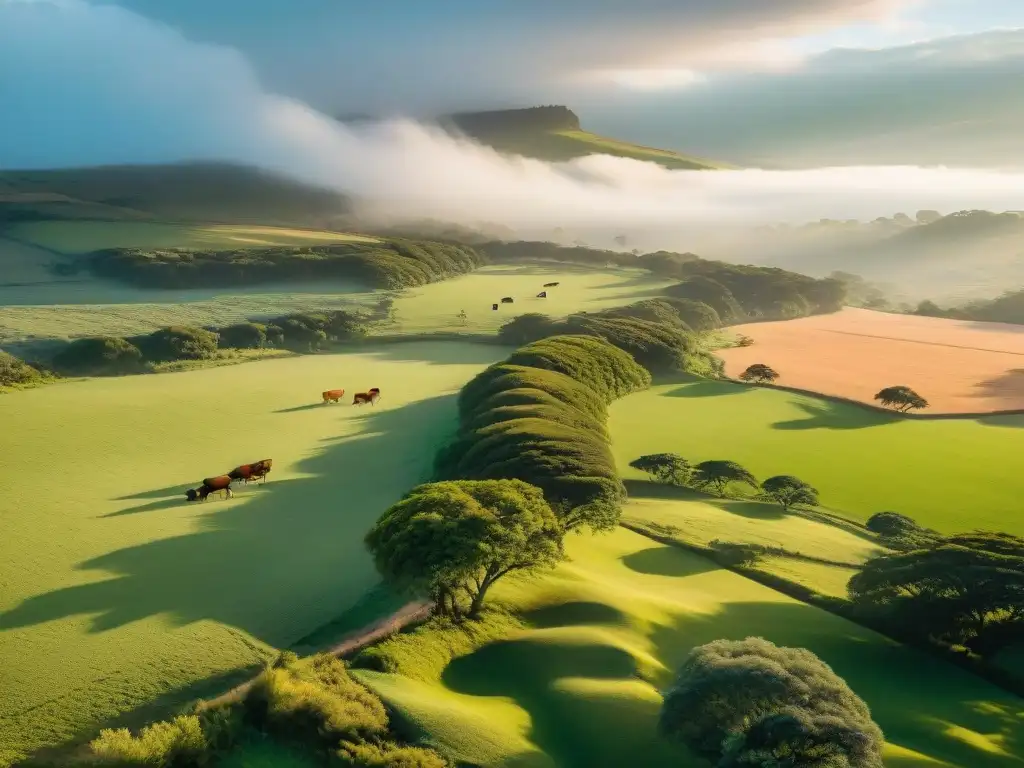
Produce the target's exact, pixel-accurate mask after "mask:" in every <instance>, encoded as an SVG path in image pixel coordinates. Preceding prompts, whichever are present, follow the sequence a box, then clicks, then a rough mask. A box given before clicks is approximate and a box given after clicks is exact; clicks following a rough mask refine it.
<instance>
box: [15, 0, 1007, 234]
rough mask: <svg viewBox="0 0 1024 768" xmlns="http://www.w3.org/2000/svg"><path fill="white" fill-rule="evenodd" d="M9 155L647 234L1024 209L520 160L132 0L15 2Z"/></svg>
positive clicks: (544, 228)
mask: <svg viewBox="0 0 1024 768" xmlns="http://www.w3.org/2000/svg"><path fill="white" fill-rule="evenodd" d="M0 94H3V102H4V106H5V118H4V120H2V121H0V168H4V167H6V168H29V167H36V168H38V167H69V166H84V165H96V164H111V163H156V162H174V161H179V160H195V159H201V160H228V161H236V162H244V163H250V164H254V165H258V166H261V167H263V168H267V169H269V170H275V171H279V172H284V173H287V174H289V175H291V176H295V177H297V178H300V179H304V180H306V181H310V182H315V183H317V184H321V185H325V186H330V187H332V188H336V189H340V190H342V191H345V192H348V193H350V194H352V195H354V196H355V197H357V198H358V199H359V200H360V201H361V204H362V206H363V209H364V212H366V213H367V214H371V215H379V216H381V217H389V218H399V219H402V218H407V219H415V218H422V217H431V218H438V219H445V220H449V221H453V222H458V223H463V224H469V225H473V224H475V223H476V222H480V221H490V222H495V223H500V224H504V225H506V226H509V227H513V228H516V229H518V230H520V232H522V233H523V234H524V235H526V234H530V233H541V232H549V231H550V230H551V229H552V228H554V227H565V228H567V229H572V230H573V231H577V232H583V231H585V232H588V233H592V234H593V235H594V236H595V237H600V236H611V235H614V234H620V233H621V234H629V235H636V234H638V233H644V234H645V235H646V236H645V237H644V240H645V241H647V242H651V241H652V239H653V240H657V241H660V242H664V243H666V244H669V242H670V241H677V240H678V238H679V236H681V235H682V234H684V233H686V232H687V231H688V230H692V229H694V228H703V227H704V226H709V225H716V224H723V223H730V222H735V223H743V224H752V223H761V222H772V221H780V220H791V221H792V220H808V219H818V218H822V217H831V218H873V217H875V216H880V215H888V214H891V213H893V212H894V211H897V210H906V211H911V212H912V211H913V210H916V209H917V208H937V209H939V210H944V211H948V210H958V209H962V208H995V209H1007V208H1011V209H1015V208H1024V174H1021V173H1017V172H996V171H980V170H954V169H942V168H932V169H925V168H912V167H874V168H821V169H815V170H809V171H793V172H775V171H761V170H744V171H734V172H733V171H729V172H711V173H707V172H705V173H699V172H678V171H676V172H670V171H666V170H663V169H661V168H660V167H657V166H653V165H650V164H645V163H638V162H634V161H630V160H624V159H618V158H611V157H599V156H595V157H589V158H584V159H581V160H577V161H574V162H570V163H561V164H549V163H544V162H539V161H534V160H526V159H509V158H505V157H502V156H499V155H498V154H496V153H495V152H493V151H491V150H489V149H486V148H483V147H480V146H478V145H474V144H472V143H471V142H468V141H464V140H460V139H456V138H453V137H450V136H448V135H446V134H444V133H442V132H440V131H439V130H437V129H433V128H430V127H428V126H424V125H419V124H416V123H413V122H409V121H392V122H387V123H378V124H369V125H364V126H363V127H361V128H358V129H349V128H346V127H344V126H341V125H339V124H338V123H336V122H335V121H333V120H331V119H330V118H327V117H325V116H324V115H322V114H319V113H317V112H316V111H314V110H312V109H311V108H309V107H308V106H306V105H304V104H302V103H300V102H298V101H295V100H292V99H288V98H284V97H281V96H277V95H273V94H270V93H267V92H265V90H264V89H263V87H262V86H261V84H260V82H259V80H258V79H257V77H256V76H255V74H254V73H253V70H252V69H251V67H250V66H249V65H248V63H247V61H246V60H245V58H244V57H243V56H241V55H240V54H239V53H238V52H236V51H233V50H231V49H228V48H223V47H216V46H209V45H200V44H196V43H193V42H190V41H189V40H187V39H185V38H184V37H183V36H182V35H181V34H180V33H178V32H176V31H175V30H173V29H171V28H169V27H166V26H163V25H161V24H158V23H156V22H153V21H151V20H149V19H147V18H145V17H142V16H140V15H137V14H135V13H133V12H131V11H128V10H125V9H123V8H119V7H116V6H94V5H89V4H87V3H85V2H82V1H81V0H0Z"/></svg>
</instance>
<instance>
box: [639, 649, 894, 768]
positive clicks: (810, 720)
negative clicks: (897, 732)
mask: <svg viewBox="0 0 1024 768" xmlns="http://www.w3.org/2000/svg"><path fill="white" fill-rule="evenodd" d="M659 729H660V731H661V733H662V735H664V736H666V737H667V738H669V739H672V740H674V741H678V742H682V743H683V744H685V745H686V746H687V747H689V748H690V749H692V750H694V751H696V752H698V753H700V754H703V755H705V756H707V757H709V758H711V759H712V760H714V761H716V762H717V764H718V765H719V766H720V767H722V768H725V767H726V766H727V767H728V768H739V767H740V766H743V767H744V768H748V767H752V766H776V767H781V766H811V767H814V768H833V767H837V766H844V768H882V757H881V749H882V744H883V741H884V739H883V736H882V731H881V730H880V729H879V728H878V726H877V725H875V723H874V722H873V721H872V719H871V712H870V711H869V710H868V707H867V705H866V704H865V703H864V702H863V701H862V700H861V699H860V698H859V697H858V696H857V695H856V694H855V693H854V692H853V691H852V690H850V688H849V686H847V685H846V682H845V681H844V680H843V679H842V678H840V677H839V676H838V675H836V674H835V672H833V671H832V669H831V668H830V667H829V666H828V665H827V664H825V663H824V662H823V661H821V659H819V658H818V657H817V656H815V655H814V654H813V653H811V652H810V651H808V650H805V649H803V648H781V647H779V646H776V645H774V644H772V643H770V642H768V641H767V640H764V639H763V638H760V637H748V638H747V639H746V640H741V641H734V640H716V641H714V642H711V643H708V644H707V645H702V646H699V647H697V648H695V649H694V650H693V651H691V652H690V655H689V657H688V658H687V659H686V661H685V662H683V665H682V667H681V668H680V670H679V673H678V675H677V677H676V680H675V682H674V684H673V685H672V687H671V688H670V689H669V690H668V691H667V692H666V694H665V699H664V704H663V705H662V709H661V718H660V722H659Z"/></svg>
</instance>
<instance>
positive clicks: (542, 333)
mask: <svg viewBox="0 0 1024 768" xmlns="http://www.w3.org/2000/svg"><path fill="white" fill-rule="evenodd" d="M563 330H564V323H561V322H559V321H557V320H553V319H552V318H550V317H548V316H547V315H543V314H540V313H539V312H528V313H527V314H525V315H519V316H518V317H514V318H512V319H511V320H509V321H508V322H507V323H505V324H504V325H502V326H501V328H500V329H498V341H500V342H501V343H502V344H509V345H511V346H516V347H520V346H522V345H524V344H529V343H531V342H534V341H538V340H539V339H546V338H547V337H548V336H557V335H558V334H559V333H562V332H563Z"/></svg>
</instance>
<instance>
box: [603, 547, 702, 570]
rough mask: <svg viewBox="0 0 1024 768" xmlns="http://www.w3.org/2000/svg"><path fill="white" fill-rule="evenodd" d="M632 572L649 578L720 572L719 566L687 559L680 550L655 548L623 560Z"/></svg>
mask: <svg viewBox="0 0 1024 768" xmlns="http://www.w3.org/2000/svg"><path fill="white" fill-rule="evenodd" d="M622 563H623V565H625V566H626V567H627V568H629V569H630V570H631V571H635V572H636V573H643V574H645V575H648V576H678V577H680V578H682V577H684V576H697V575H699V574H701V573H707V572H708V571H714V570H718V566H717V565H715V564H714V563H713V562H711V561H710V560H708V559H706V558H703V557H686V556H684V555H683V554H682V553H681V552H680V551H679V550H678V549H676V548H674V547H666V546H654V547H649V548H648V549H642V550H640V551H639V552H632V553H630V554H628V555H626V556H624V557H623V558H622Z"/></svg>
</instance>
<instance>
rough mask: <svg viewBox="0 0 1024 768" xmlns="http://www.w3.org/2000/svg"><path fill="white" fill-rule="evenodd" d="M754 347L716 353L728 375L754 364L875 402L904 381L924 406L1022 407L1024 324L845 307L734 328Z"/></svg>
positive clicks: (805, 385)
mask: <svg viewBox="0 0 1024 768" xmlns="http://www.w3.org/2000/svg"><path fill="white" fill-rule="evenodd" d="M731 330H734V331H736V332H738V333H742V334H745V335H747V336H749V337H750V338H752V339H753V340H754V345H753V346H751V347H735V348H732V349H725V350H722V351H721V352H719V353H718V354H719V356H720V357H721V358H722V359H723V360H724V361H725V370H726V373H727V374H728V375H729V376H732V377H736V376H738V375H739V374H740V373H742V372H743V371H744V370H745V369H746V368H747V366H749V365H751V364H753V363H767V364H768V365H770V366H771V367H772V368H774V369H775V370H776V371H778V372H779V374H780V376H781V378H780V379H779V382H778V383H779V384H781V385H785V386H790V387H797V388H799V389H806V390H810V391H812V392H822V393H824V394H828V395H838V396H840V397H847V398H851V399H853V400H860V401H862V402H866V403H871V402H873V400H872V398H873V397H874V395H875V393H876V392H878V391H879V390H880V389H882V388H883V387H887V386H892V385H897V384H902V385H906V386H909V387H911V388H912V389H914V390H915V391H916V392H918V393H919V394H920V395H921V396H922V397H924V398H925V399H926V400H928V402H929V404H930V407H929V408H928V409H927V410H926V411H925V412H926V413H986V412H991V411H1007V410H1015V409H1024V329H1022V328H1021V326H1019V325H1007V324H1003V323H976V322H969V321H962V320H945V319H942V318H935V317H916V316H912V315H894V314H888V313H885V312H873V311H871V310H867V309H854V308H850V307H847V308H846V309H844V310H842V311H841V312H837V313H836V314H833V315H818V316H816V317H807V318H802V319H799V320H786V321H782V322H775V323H752V324H750V325H740V326H736V327H735V328H733V329H731Z"/></svg>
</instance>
